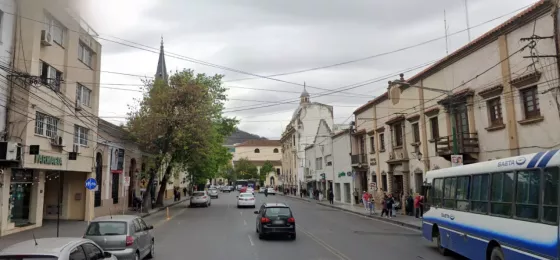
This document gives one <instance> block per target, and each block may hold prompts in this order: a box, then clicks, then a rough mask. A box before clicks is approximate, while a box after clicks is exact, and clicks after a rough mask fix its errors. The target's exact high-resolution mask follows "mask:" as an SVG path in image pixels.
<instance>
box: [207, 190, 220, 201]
mask: <svg viewBox="0 0 560 260" xmlns="http://www.w3.org/2000/svg"><path fill="white" fill-rule="evenodd" d="M208 194H209V195H210V198H216V199H217V198H218V189H208Z"/></svg>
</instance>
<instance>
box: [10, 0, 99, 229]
mask: <svg viewBox="0 0 560 260" xmlns="http://www.w3.org/2000/svg"><path fill="white" fill-rule="evenodd" d="M48 3H49V4H48V5H47V4H46V2H44V1H33V0H20V1H15V3H14V5H13V6H14V7H15V8H16V9H17V14H18V16H21V17H26V18H27V19H17V21H16V23H15V28H14V30H15V31H18V32H21V33H17V34H14V42H13V45H14V46H17V48H14V49H15V50H14V55H15V57H14V59H13V61H14V62H13V66H12V67H11V68H2V69H3V70H5V71H8V74H9V75H10V76H9V78H10V79H11V81H10V84H11V88H10V89H11V92H10V94H9V95H8V97H9V110H8V138H7V141H8V145H9V146H12V145H13V144H15V146H12V147H14V148H13V149H14V150H17V151H18V154H17V160H16V163H15V165H11V166H10V167H5V168H4V169H3V171H2V172H3V174H1V176H2V177H3V185H1V187H0V190H1V191H2V192H1V193H0V194H1V196H0V199H1V200H2V202H1V203H0V205H2V207H1V213H0V215H1V218H0V234H1V235H7V234H10V233H15V232H19V231H22V230H26V229H30V228H34V227H38V226H41V225H42V222H43V219H49V218H54V217H60V218H61V219H68V220H89V219H91V218H92V217H93V216H94V214H93V210H92V209H93V202H94V199H93V198H94V196H93V192H91V191H88V190H86V188H85V180H86V179H87V178H93V177H95V176H94V172H93V168H94V162H95V160H94V159H95V158H94V156H93V154H94V150H95V149H96V146H97V120H96V119H95V118H97V116H98V107H99V79H100V74H99V73H100V65H101V64H100V61H101V45H100V44H99V43H98V42H97V41H95V39H94V37H95V36H96V34H95V32H94V31H93V30H92V29H91V28H90V27H89V26H88V25H87V23H86V22H85V21H83V20H82V19H81V18H80V17H79V16H78V15H77V13H75V12H74V10H76V9H74V8H73V6H71V5H70V6H69V5H64V6H63V5H57V4H56V3H57V2H48ZM3 7H5V6H4V5H3V6H2V8H3ZM7 17H8V16H6V15H4V16H3V19H7ZM2 26H6V24H5V23H2ZM3 42H4V41H3ZM16 147H17V148H16Z"/></svg>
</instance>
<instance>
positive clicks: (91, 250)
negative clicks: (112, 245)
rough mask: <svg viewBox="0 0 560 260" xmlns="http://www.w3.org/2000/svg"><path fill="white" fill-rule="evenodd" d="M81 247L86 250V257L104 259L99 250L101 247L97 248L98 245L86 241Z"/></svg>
mask: <svg viewBox="0 0 560 260" xmlns="http://www.w3.org/2000/svg"><path fill="white" fill-rule="evenodd" d="M82 247H83V248H84V251H86V255H87V256H88V259H104V258H105V257H104V256H103V252H102V251H101V249H99V247H97V246H95V245H93V244H90V243H86V244H83V245H82Z"/></svg>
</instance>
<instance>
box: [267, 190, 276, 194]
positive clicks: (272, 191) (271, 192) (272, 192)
mask: <svg viewBox="0 0 560 260" xmlns="http://www.w3.org/2000/svg"><path fill="white" fill-rule="evenodd" d="M267 193H268V194H272V195H276V191H275V190H274V188H268V189H267Z"/></svg>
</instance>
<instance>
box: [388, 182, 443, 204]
mask: <svg viewBox="0 0 560 260" xmlns="http://www.w3.org/2000/svg"><path fill="white" fill-rule="evenodd" d="M385 187H386V186H385ZM433 190H434V191H433V194H434V195H433V196H432V205H433V206H435V207H441V200H442V199H443V179H435V180H434V189H433Z"/></svg>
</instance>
